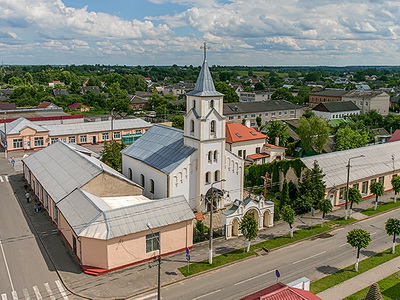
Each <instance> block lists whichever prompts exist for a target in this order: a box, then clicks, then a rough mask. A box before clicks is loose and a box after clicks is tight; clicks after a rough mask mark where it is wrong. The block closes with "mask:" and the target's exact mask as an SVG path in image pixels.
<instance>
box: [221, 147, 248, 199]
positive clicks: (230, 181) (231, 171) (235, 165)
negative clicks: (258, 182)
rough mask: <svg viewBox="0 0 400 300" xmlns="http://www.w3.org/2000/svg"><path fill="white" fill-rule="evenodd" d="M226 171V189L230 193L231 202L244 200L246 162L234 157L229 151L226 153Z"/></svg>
mask: <svg viewBox="0 0 400 300" xmlns="http://www.w3.org/2000/svg"><path fill="white" fill-rule="evenodd" d="M225 155H226V156H225V169H224V176H225V177H224V178H225V179H226V182H224V184H225V186H224V189H225V190H226V191H227V192H229V198H230V201H231V202H233V201H235V200H236V199H239V200H242V199H243V182H244V160H242V159H240V158H239V157H237V156H235V155H233V154H232V153H230V152H229V151H226V152H225Z"/></svg>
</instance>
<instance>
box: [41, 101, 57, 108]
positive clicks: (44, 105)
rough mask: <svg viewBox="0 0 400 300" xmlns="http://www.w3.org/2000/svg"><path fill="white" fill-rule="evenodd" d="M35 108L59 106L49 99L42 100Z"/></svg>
mask: <svg viewBox="0 0 400 300" xmlns="http://www.w3.org/2000/svg"><path fill="white" fill-rule="evenodd" d="M36 108H59V107H58V106H57V105H55V104H53V103H51V102H49V101H42V102H41V103H40V104H39V105H38V106H36Z"/></svg>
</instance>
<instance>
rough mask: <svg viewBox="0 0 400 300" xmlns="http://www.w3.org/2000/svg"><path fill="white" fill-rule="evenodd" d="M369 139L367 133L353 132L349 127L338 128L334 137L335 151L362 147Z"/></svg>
mask: <svg viewBox="0 0 400 300" xmlns="http://www.w3.org/2000/svg"><path fill="white" fill-rule="evenodd" d="M369 139H370V137H369V134H368V132H365V131H360V130H353V129H351V128H350V127H344V128H339V129H338V131H337V132H336V135H335V145H336V150H337V151H341V150H348V149H354V148H360V147H364V146H366V145H367V144H368V142H369Z"/></svg>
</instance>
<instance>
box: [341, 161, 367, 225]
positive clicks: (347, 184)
mask: <svg viewBox="0 0 400 300" xmlns="http://www.w3.org/2000/svg"><path fill="white" fill-rule="evenodd" d="M360 157H365V155H358V156H354V157H350V158H349V161H348V163H347V166H346V167H347V180H346V202H345V215H344V219H345V220H347V218H348V217H349V214H348V211H347V202H349V181H350V167H351V166H350V162H351V160H352V159H355V158H360Z"/></svg>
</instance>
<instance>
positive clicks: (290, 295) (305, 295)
mask: <svg viewBox="0 0 400 300" xmlns="http://www.w3.org/2000/svg"><path fill="white" fill-rule="evenodd" d="M240 300H322V299H321V298H319V297H317V296H315V295H314V294H313V293H311V292H309V291H304V290H300V289H295V288H292V287H290V286H288V285H286V284H283V283H281V282H278V283H275V284H274V285H271V286H269V287H267V288H265V289H263V290H261V291H258V292H255V293H254V294H251V295H248V296H246V297H243V298H241V299H240Z"/></svg>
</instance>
